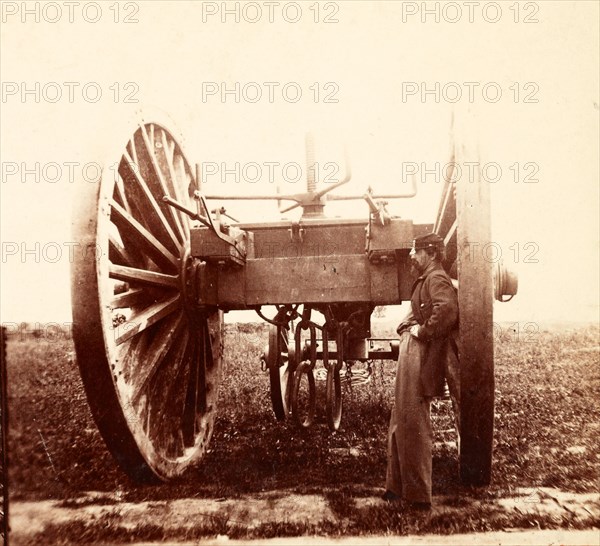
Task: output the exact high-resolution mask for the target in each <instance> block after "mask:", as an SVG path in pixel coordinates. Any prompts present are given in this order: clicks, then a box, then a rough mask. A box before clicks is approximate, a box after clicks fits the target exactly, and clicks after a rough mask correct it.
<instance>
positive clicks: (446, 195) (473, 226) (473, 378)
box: [434, 144, 494, 486]
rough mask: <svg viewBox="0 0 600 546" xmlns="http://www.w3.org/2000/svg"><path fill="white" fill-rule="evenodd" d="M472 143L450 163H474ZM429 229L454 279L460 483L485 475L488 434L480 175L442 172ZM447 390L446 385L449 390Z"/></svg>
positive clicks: (486, 202)
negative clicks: (442, 244)
mask: <svg viewBox="0 0 600 546" xmlns="http://www.w3.org/2000/svg"><path fill="white" fill-rule="evenodd" d="M474 155H476V148H474V147H471V148H469V147H467V146H466V145H464V144H455V147H454V154H453V159H452V161H451V164H452V163H454V162H455V163H456V164H458V165H464V164H465V162H466V161H475V162H478V158H477V157H474ZM448 180H450V181H451V180H455V181H454V182H449V181H447V182H446V184H445V186H444V190H443V192H442V199H441V202H440V207H439V210H438V215H437V218H436V223H435V226H434V231H435V232H436V233H438V234H439V235H441V236H442V237H444V240H445V243H446V249H447V255H446V260H445V263H444V266H445V268H446V270H447V271H448V272H449V273H450V275H451V276H452V277H454V278H455V279H458V305H459V342H458V353H459V370H458V376H459V377H458V390H459V392H458V393H454V395H455V396H456V398H457V399H459V400H460V402H459V404H458V408H455V409H458V413H459V419H458V421H459V428H460V431H459V435H460V476H461V480H462V481H463V482H464V483H465V484H469V485H476V486H479V485H487V484H489V483H490V479H491V468H492V445H493V433H494V347H493V317H492V311H493V301H494V287H493V273H492V263H491V262H490V261H489V260H486V254H485V249H486V245H487V244H489V243H490V238H491V229H490V188H489V185H488V184H487V183H486V182H484V181H483V179H482V178H481V177H480V176H475V179H471V180H469V179H468V177H466V176H465V175H464V172H463V175H462V176H458V175H457V173H456V172H452V173H448ZM451 394H453V393H452V389H451Z"/></svg>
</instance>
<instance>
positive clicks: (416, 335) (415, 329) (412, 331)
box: [409, 324, 420, 339]
mask: <svg viewBox="0 0 600 546" xmlns="http://www.w3.org/2000/svg"><path fill="white" fill-rule="evenodd" d="M419 328H420V326H419V325H418V324H413V325H412V326H411V327H410V330H409V332H410V335H411V336H412V337H414V338H417V339H419Z"/></svg>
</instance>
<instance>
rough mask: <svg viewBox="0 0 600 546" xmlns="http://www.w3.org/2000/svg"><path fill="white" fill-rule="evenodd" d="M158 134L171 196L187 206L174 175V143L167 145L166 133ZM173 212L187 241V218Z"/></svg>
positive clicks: (180, 186) (184, 215)
mask: <svg viewBox="0 0 600 546" xmlns="http://www.w3.org/2000/svg"><path fill="white" fill-rule="evenodd" d="M160 134H161V142H162V149H163V153H162V155H163V156H164V161H165V163H166V164H167V169H168V171H169V180H170V181H171V184H170V189H171V190H172V191H173V195H174V197H175V199H176V200H177V201H178V202H179V203H183V204H187V200H188V198H187V193H186V192H184V191H182V190H183V188H182V185H181V184H179V181H178V179H177V174H176V173H175V165H174V157H175V143H174V142H172V144H170V143H169V140H168V138H167V134H166V131H164V130H161V132H160ZM174 212H175V214H177V215H178V217H179V219H180V221H181V223H182V224H183V232H184V236H185V238H186V239H188V238H189V232H190V218H189V216H188V215H187V214H184V213H183V212H180V211H177V210H174Z"/></svg>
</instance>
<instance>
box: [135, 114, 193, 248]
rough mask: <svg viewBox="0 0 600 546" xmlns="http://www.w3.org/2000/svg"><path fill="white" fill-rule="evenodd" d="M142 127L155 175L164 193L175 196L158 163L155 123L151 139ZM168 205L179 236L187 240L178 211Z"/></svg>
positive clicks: (152, 126)
mask: <svg viewBox="0 0 600 546" xmlns="http://www.w3.org/2000/svg"><path fill="white" fill-rule="evenodd" d="M140 129H141V133H142V138H143V140H144V144H145V146H146V153H147V154H148V157H149V158H150V163H151V164H152V168H153V171H154V175H155V178H156V180H157V181H158V185H159V188H160V190H161V192H162V195H168V196H169V197H173V195H171V192H170V191H169V187H168V186H167V184H166V182H165V178H164V176H163V173H162V170H161V168H160V165H159V164H158V159H157V157H156V153H155V151H154V149H155V146H156V142H155V141H154V124H150V130H151V132H152V140H150V138H149V136H148V132H147V130H146V126H145V125H144V124H141V125H140ZM161 146H162V144H161ZM166 207H167V208H168V210H169V212H168V214H169V215H170V217H171V218H172V220H173V223H174V224H175V227H176V228H177V230H178V232H179V236H180V238H181V239H180V240H181V241H182V242H183V241H185V239H186V237H185V234H184V231H183V227H182V226H181V223H180V222H179V217H178V215H177V213H176V212H175V209H174V208H173V207H171V206H169V205H166Z"/></svg>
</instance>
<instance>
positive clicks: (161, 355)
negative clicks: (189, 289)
mask: <svg viewBox="0 0 600 546" xmlns="http://www.w3.org/2000/svg"><path fill="white" fill-rule="evenodd" d="M182 327H183V315H182V314H181V313H180V314H178V315H177V316H176V317H175V318H174V319H173V320H171V321H170V322H169V323H168V324H165V325H164V327H163V328H162V329H161V331H160V332H159V333H158V334H157V335H156V337H155V339H154V340H153V341H152V345H151V346H150V348H149V350H148V352H147V357H146V358H145V359H144V360H143V361H140V364H139V365H138V368H137V369H136V373H137V374H139V377H138V378H137V379H136V380H135V383H134V390H133V395H132V397H131V400H132V404H133V405H134V406H136V405H137V403H138V402H139V399H140V396H141V395H142V394H143V393H144V392H145V391H146V388H147V387H148V385H149V384H150V382H151V381H152V379H153V378H154V376H155V374H156V373H157V371H158V370H159V368H160V367H161V366H162V365H164V363H165V362H166V361H167V359H166V356H167V354H168V353H169V351H170V350H171V348H172V347H173V344H174V342H175V341H176V340H178V339H179V338H180V336H181V332H182Z"/></svg>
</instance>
